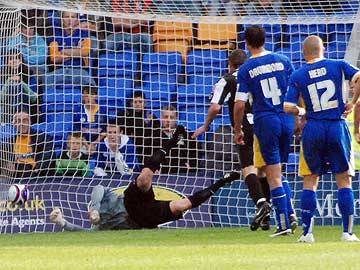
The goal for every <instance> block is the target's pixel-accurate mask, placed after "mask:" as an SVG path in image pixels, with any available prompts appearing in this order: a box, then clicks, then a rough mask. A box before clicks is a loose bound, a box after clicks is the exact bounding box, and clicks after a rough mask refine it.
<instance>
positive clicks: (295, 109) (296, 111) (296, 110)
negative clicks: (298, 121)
mask: <svg viewBox="0 0 360 270" xmlns="http://www.w3.org/2000/svg"><path fill="white" fill-rule="evenodd" d="M284 111H285V112H286V113H289V114H293V115H295V116H303V115H305V113H306V111H305V109H304V108H303V107H300V106H298V105H297V104H295V103H290V102H284Z"/></svg>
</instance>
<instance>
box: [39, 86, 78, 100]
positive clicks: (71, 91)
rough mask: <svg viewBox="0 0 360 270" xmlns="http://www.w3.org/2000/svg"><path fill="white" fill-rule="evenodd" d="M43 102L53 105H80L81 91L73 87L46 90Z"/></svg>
mask: <svg viewBox="0 0 360 270" xmlns="http://www.w3.org/2000/svg"><path fill="white" fill-rule="evenodd" d="M43 102H44V103H49V104H54V103H81V89H80V88H74V87H64V88H46V89H45V91H44V95H43Z"/></svg>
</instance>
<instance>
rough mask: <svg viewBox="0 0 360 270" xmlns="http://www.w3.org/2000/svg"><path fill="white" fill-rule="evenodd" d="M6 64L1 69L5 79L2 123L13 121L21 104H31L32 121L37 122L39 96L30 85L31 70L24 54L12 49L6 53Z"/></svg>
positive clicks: (0, 97)
mask: <svg viewBox="0 0 360 270" xmlns="http://www.w3.org/2000/svg"><path fill="white" fill-rule="evenodd" d="M4 58H5V61H6V63H5V66H4V67H3V70H2V71H1V74H3V75H4V76H2V77H3V78H4V81H3V82H1V85H2V87H1V91H0V120H1V123H11V122H12V120H13V118H12V117H13V115H14V113H15V112H16V111H17V108H18V106H19V105H26V106H28V107H29V106H30V112H31V114H32V115H33V117H32V120H33V121H32V122H33V123H35V122H37V116H36V114H37V105H38V97H37V94H36V93H35V92H33V91H32V90H31V89H30V87H29V85H28V81H29V71H28V67H27V65H25V64H24V60H23V56H22V54H21V53H20V52H19V51H18V50H16V49H11V50H9V51H7V52H6V53H5V57H4Z"/></svg>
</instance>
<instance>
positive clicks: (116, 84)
mask: <svg viewBox="0 0 360 270" xmlns="http://www.w3.org/2000/svg"><path fill="white" fill-rule="evenodd" d="M99 86H101V87H113V88H116V89H132V88H133V87H134V80H133V79H130V78H101V79H100V80H99Z"/></svg>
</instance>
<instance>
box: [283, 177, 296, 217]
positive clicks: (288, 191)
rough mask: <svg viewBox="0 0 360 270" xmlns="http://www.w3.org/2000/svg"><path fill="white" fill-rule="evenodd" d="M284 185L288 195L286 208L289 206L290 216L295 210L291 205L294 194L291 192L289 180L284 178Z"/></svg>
mask: <svg viewBox="0 0 360 270" xmlns="http://www.w3.org/2000/svg"><path fill="white" fill-rule="evenodd" d="M282 185H283V188H284V191H285V194H286V206H287V211H288V215H289V216H290V215H292V214H294V208H293V206H292V203H291V199H292V192H291V188H290V186H289V182H288V181H287V179H286V178H285V177H282Z"/></svg>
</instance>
